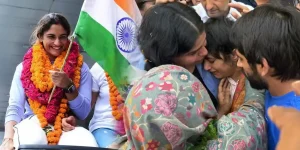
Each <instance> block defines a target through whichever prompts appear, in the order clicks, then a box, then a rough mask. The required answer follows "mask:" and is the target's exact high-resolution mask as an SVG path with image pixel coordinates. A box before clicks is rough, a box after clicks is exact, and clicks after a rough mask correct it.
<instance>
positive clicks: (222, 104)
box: [218, 79, 232, 119]
mask: <svg viewBox="0 0 300 150" xmlns="http://www.w3.org/2000/svg"><path fill="white" fill-rule="evenodd" d="M218 90H219V91H218V100H219V108H218V119H219V118H221V117H222V116H223V115H226V114H227V113H228V112H229V111H230V108H231V105H232V100H231V97H230V83H229V82H228V80H227V79H222V80H221V82H220V84H219V87H218Z"/></svg>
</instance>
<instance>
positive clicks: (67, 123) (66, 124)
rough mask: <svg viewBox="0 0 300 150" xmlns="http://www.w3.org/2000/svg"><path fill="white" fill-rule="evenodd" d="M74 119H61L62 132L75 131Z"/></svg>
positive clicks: (70, 117)
mask: <svg viewBox="0 0 300 150" xmlns="http://www.w3.org/2000/svg"><path fill="white" fill-rule="evenodd" d="M75 126H76V119H75V117H74V116H69V117H67V118H63V119H62V128H63V130H64V131H66V132H68V131H72V130H74V129H75Z"/></svg>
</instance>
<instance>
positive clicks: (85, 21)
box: [75, 0, 144, 88]
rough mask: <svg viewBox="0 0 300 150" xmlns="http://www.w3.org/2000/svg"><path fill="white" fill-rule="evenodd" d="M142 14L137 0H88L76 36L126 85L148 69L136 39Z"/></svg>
mask: <svg viewBox="0 0 300 150" xmlns="http://www.w3.org/2000/svg"><path fill="white" fill-rule="evenodd" d="M141 19H142V16H141V15H140V12H139V9H138V8H137V5H136V3H135V0H85V1H84V3H83V6H82V9H81V12H80V16H79V19H78V23H77V25H76V28H75V36H76V38H77V39H78V41H79V43H80V45H81V46H82V47H83V49H84V50H85V51H86V52H87V54H88V55H89V56H90V57H91V58H92V59H93V60H94V61H96V62H97V63H98V64H99V65H100V66H101V67H102V68H103V69H104V70H105V71H106V72H107V73H108V74H109V75H110V77H111V78H112V80H113V82H114V83H115V85H116V86H117V87H118V88H122V86H123V85H126V84H128V83H130V82H131V81H133V80H134V79H136V78H138V76H140V75H141V74H143V73H144V72H143V71H141V70H139V69H137V68H142V66H143V61H144V58H143V55H142V53H141V51H140V50H139V47H138V44H137V42H136V33H137V28H138V25H139V24H140V22H141Z"/></svg>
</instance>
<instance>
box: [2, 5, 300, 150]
mask: <svg viewBox="0 0 300 150" xmlns="http://www.w3.org/2000/svg"><path fill="white" fill-rule="evenodd" d="M174 1H175V0H156V1H155V0H136V3H137V6H138V7H139V9H140V12H141V14H142V16H143V20H142V23H141V25H140V26H139V28H138V30H139V31H138V32H137V33H138V35H137V41H138V44H139V46H140V48H141V50H142V53H143V55H144V58H145V64H144V66H145V67H144V69H145V70H146V71H147V73H146V74H145V75H143V76H141V78H140V79H139V80H137V81H135V82H133V83H132V87H131V90H130V91H129V92H128V93H127V97H124V98H125V102H124V107H122V117H121V118H117V117H116V116H117V115H116V114H114V113H115V112H114V113H112V110H113V108H112V107H113V106H112V99H119V98H120V97H118V96H116V97H112V95H111V92H112V91H115V90H116V89H113V88H112V86H111V84H112V82H111V80H110V77H109V76H108V75H107V74H106V72H105V71H104V70H103V69H102V68H101V66H100V65H99V64H97V63H95V64H94V65H93V67H92V68H91V69H89V67H88V66H87V64H85V63H84V59H83V56H82V55H81V54H80V51H79V45H78V44H77V43H76V42H73V41H72V40H70V39H69V38H68V37H69V36H70V33H71V29H70V25H69V23H68V21H67V20H66V18H65V17H64V16H63V15H61V14H57V13H50V14H47V15H45V16H44V17H43V18H41V20H40V21H39V22H38V24H37V26H36V28H35V30H34V32H33V33H32V38H31V39H32V47H31V48H30V49H29V50H28V51H27V52H26V54H25V55H24V58H23V61H22V63H20V64H19V65H18V66H17V68H16V71H15V74H14V77H13V81H12V84H11V89H10V98H9V105H8V108H7V112H6V118H5V135H4V139H3V141H2V144H1V147H0V149H1V150H12V149H14V148H15V149H17V148H18V147H19V145H24V144H38V145H41V144H44V145H47V144H48V145H73V146H89V147H103V148H112V149H127V150H139V149H175V150H176V149H178V150H179V149H180V150H181V149H195V150H197V149H209V150H216V149H222V150H223V149H230V150H231V149H232V150H238V149H242V150H252V149H260V150H262V149H269V150H275V149H279V150H283V149H289V150H296V149H300V145H299V143H300V140H299V138H298V135H299V134H300V126H299V124H300V112H299V111H300V96H299V95H300V81H299V80H300V71H299V70H300V61H299V59H300V44H299V43H300V12H299V9H300V2H299V1H298V3H295V6H293V7H292V6H283V5H281V4H280V2H277V1H276V0H256V1H253V0H239V1H234V0H190V1H189V0H180V1H179V2H174ZM69 45H72V49H71V51H70V55H69V57H68V58H67V61H66V64H65V67H64V69H63V70H62V71H61V70H60V67H61V66H62V64H63V59H64V57H65V56H66V53H67V52H66V49H67V48H68V46H69ZM54 87H56V90H55V91H54V93H53V97H52V99H51V101H48V99H49V97H50V95H52V94H51V91H52V89H53V88H54ZM114 88H115V87H114ZM92 109H94V114H93V117H92V119H91V120H90V124H89V130H87V129H85V128H83V127H78V126H77V124H76V120H77V119H79V120H85V119H86V118H87V116H88V114H89V113H90V111H91V110H92ZM29 137H30V138H29Z"/></svg>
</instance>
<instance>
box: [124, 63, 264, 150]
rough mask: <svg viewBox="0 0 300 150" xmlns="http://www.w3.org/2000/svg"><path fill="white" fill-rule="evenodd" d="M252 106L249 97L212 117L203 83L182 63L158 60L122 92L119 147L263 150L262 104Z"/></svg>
mask: <svg viewBox="0 0 300 150" xmlns="http://www.w3.org/2000/svg"><path fill="white" fill-rule="evenodd" d="M250 95H251V94H250ZM255 98H257V97H256V95H252V99H253V100H255ZM255 107H256V103H255V102H253V101H252V102H249V103H246V104H245V105H244V106H242V107H241V108H240V109H239V110H238V111H236V112H233V113H231V114H229V115H227V116H223V117H222V118H220V119H219V120H217V119H215V118H217V115H218V114H217V110H216V109H215V107H214V106H213V103H212V101H211V99H210V97H209V94H208V93H207V91H206V89H205V87H204V86H203V84H202V83H201V82H200V81H199V80H198V79H197V78H196V77H195V76H193V74H191V73H190V72H189V71H188V70H186V69H184V68H182V67H179V66H175V65H162V66H159V67H156V68H153V69H151V70H150V71H148V72H147V74H146V75H144V76H143V78H142V79H140V80H139V81H137V82H136V83H135V84H134V86H133V87H132V89H131V91H130V92H129V94H128V97H127V99H126V102H125V107H124V124H125V129H126V138H127V139H128V140H127V142H126V143H125V144H124V145H123V146H122V147H121V148H123V149H131V150H134V149H156V148H157V149H180V150H181V149H249V150H250V149H255V148H256V149H263V148H265V147H264V143H263V139H262V137H263V136H264V132H263V130H264V125H263V121H261V120H260V119H261V118H260V116H259V113H258V111H262V110H260V109H262V108H261V107H259V105H258V108H255ZM213 119H215V120H213ZM214 122H216V123H214Z"/></svg>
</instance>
